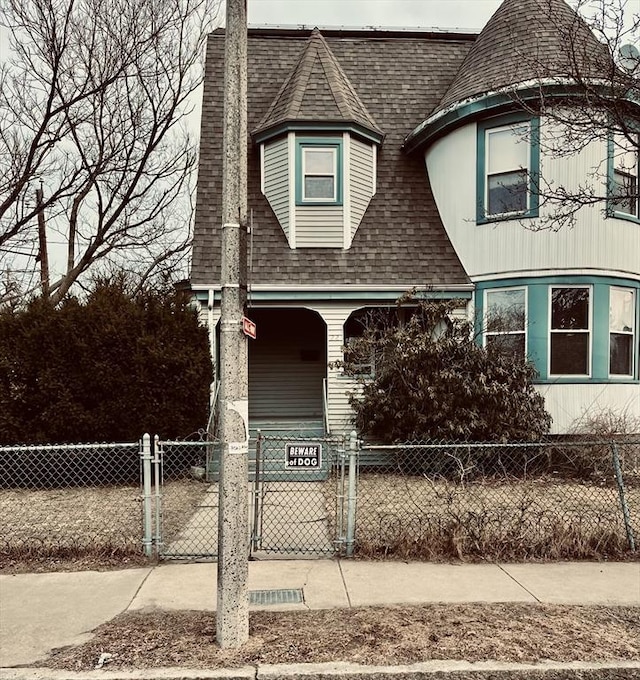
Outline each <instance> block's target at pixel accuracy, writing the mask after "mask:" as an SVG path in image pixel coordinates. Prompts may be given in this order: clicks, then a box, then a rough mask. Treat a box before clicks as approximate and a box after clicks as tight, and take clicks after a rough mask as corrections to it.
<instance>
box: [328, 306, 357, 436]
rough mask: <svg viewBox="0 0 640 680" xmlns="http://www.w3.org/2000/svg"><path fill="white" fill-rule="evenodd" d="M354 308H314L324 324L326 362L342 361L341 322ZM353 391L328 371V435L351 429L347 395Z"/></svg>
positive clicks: (352, 384)
mask: <svg viewBox="0 0 640 680" xmlns="http://www.w3.org/2000/svg"><path fill="white" fill-rule="evenodd" d="M358 307H359V306H358ZM358 307H353V306H351V305H349V306H347V305H332V306H327V307H319V308H318V312H319V313H320V314H321V315H322V317H323V319H324V320H325V323H326V324H327V359H328V361H329V363H331V362H333V361H339V360H341V359H342V346H343V344H344V331H343V329H344V322H345V321H346V320H347V318H348V317H349V315H350V314H351V312H352V311H353V310H354V309H357V308H358ZM355 389H357V384H356V382H355V381H354V380H351V379H349V378H346V377H344V375H343V374H342V371H340V370H338V369H335V368H329V369H328V373H327V395H328V405H329V425H330V428H331V432H332V434H343V433H344V434H346V433H349V432H350V431H351V430H352V429H353V411H352V410H351V406H349V393H350V392H352V391H354V390H355Z"/></svg>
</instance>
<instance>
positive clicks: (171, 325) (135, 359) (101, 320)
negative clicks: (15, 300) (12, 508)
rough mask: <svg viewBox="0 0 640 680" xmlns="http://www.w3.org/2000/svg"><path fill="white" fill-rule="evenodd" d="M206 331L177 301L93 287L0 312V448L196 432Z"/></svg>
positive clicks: (201, 419)
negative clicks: (83, 294)
mask: <svg viewBox="0 0 640 680" xmlns="http://www.w3.org/2000/svg"><path fill="white" fill-rule="evenodd" d="M211 379H212V367H211V360H210V356H209V349H208V340H207V331H206V329H205V328H203V327H202V326H201V325H200V324H199V323H198V319H197V315H196V313H195V312H194V311H193V309H191V307H190V305H189V297H188V295H186V294H185V293H180V292H175V291H170V292H143V293H140V294H137V295H135V296H131V295H129V294H127V292H126V286H125V285H124V284H123V283H122V282H116V283H113V282H111V283H101V284H98V285H96V286H95V288H94V289H93V291H92V292H91V293H90V294H89V295H88V296H87V298H86V300H83V301H79V300H78V299H76V298H69V299H67V300H65V301H64V302H63V304H62V305H61V306H59V307H57V308H54V307H52V306H51V305H50V304H48V303H47V302H46V301H43V300H40V299H36V300H33V301H31V302H30V303H29V304H28V305H27V306H26V307H25V308H23V309H20V310H10V309H5V310H3V311H1V312H0V443H4V444H15V443H30V444H38V443H62V442H64V443H69V442H84V441H86V442H93V441H136V440H137V439H138V438H139V437H140V436H141V435H142V434H143V433H144V432H150V433H152V434H153V433H157V434H159V435H161V436H163V437H181V436H186V435H188V434H190V433H191V432H194V431H195V430H197V429H198V428H201V427H204V426H205V425H206V420H207V412H208V399H209V385H210V382H211Z"/></svg>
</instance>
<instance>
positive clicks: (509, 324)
mask: <svg viewBox="0 0 640 680" xmlns="http://www.w3.org/2000/svg"><path fill="white" fill-rule="evenodd" d="M485 346H486V347H488V348H492V349H497V350H498V351H499V352H501V353H505V354H510V355H516V356H518V357H520V358H524V357H525V354H526V297H525V289H524V288H510V289H503V290H489V291H487V292H486V298H485Z"/></svg>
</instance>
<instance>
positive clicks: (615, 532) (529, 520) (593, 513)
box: [356, 473, 640, 561]
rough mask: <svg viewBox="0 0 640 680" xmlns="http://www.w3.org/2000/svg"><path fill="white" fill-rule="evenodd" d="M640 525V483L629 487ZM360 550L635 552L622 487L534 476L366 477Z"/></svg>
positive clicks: (477, 555)
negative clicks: (462, 479) (461, 479)
mask: <svg viewBox="0 0 640 680" xmlns="http://www.w3.org/2000/svg"><path fill="white" fill-rule="evenodd" d="M627 501H628V503H629V507H630V508H631V511H632V520H633V521H634V522H635V523H636V524H640V488H638V487H634V488H632V489H628V490H627ZM356 541H357V551H358V554H359V555H361V556H364V557H400V558H403V559H406V558H412V559H429V560H438V559H440V560H442V559H444V560H447V559H452V558H455V559H464V560H474V559H481V560H487V559H489V560H491V559H492V560H512V561H513V560H530V559H603V558H618V559H620V558H625V557H628V556H629V546H628V542H627V536H626V531H625V527H624V523H623V519H622V513H621V511H620V504H619V498H618V491H617V489H616V488H614V487H611V486H603V485H597V484H586V483H581V482H563V481H561V480H556V479H549V478H542V479H532V480H525V481H522V480H508V481H499V482H497V481H494V480H484V481H481V482H474V483H472V484H455V483H453V482H449V481H446V480H443V479H439V480H435V481H434V480H430V479H428V478H424V477H418V476H403V475H397V474H389V473H380V474H371V473H369V474H363V475H361V477H360V480H359V487H358V514H357V519H356Z"/></svg>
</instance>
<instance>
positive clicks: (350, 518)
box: [346, 430, 358, 557]
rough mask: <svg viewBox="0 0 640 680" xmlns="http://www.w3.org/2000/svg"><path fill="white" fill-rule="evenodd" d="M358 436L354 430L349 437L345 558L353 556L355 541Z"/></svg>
mask: <svg viewBox="0 0 640 680" xmlns="http://www.w3.org/2000/svg"><path fill="white" fill-rule="evenodd" d="M357 468H358V435H357V434H356V432H355V430H353V431H352V432H351V435H350V436H349V487H348V491H347V541H346V544H347V545H346V556H347V557H352V556H353V547H354V544H355V539H356V501H357V498H356V496H357V491H356V482H357V474H358V469H357Z"/></svg>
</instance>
